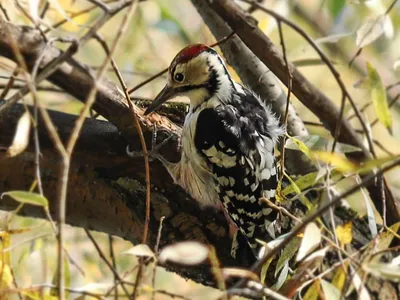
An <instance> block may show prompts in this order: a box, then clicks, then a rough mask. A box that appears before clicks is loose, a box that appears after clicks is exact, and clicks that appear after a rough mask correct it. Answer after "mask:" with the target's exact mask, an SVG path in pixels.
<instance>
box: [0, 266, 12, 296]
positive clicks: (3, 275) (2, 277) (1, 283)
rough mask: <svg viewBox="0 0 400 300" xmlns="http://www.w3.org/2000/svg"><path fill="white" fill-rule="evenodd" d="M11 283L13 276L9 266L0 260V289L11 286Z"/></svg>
mask: <svg viewBox="0 0 400 300" xmlns="http://www.w3.org/2000/svg"><path fill="white" fill-rule="evenodd" d="M12 283H13V276H12V273H11V268H10V266H9V265H8V264H5V263H3V261H2V260H0V291H1V290H4V289H7V288H9V287H11V285H12Z"/></svg>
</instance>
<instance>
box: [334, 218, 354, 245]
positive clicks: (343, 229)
mask: <svg viewBox="0 0 400 300" xmlns="http://www.w3.org/2000/svg"><path fill="white" fill-rule="evenodd" d="M352 228H353V223H351V222H348V223H345V224H343V225H339V226H337V227H336V235H337V237H338V239H339V241H340V243H341V244H342V245H347V244H350V243H351V241H352V239H353V234H352V233H351V229H352Z"/></svg>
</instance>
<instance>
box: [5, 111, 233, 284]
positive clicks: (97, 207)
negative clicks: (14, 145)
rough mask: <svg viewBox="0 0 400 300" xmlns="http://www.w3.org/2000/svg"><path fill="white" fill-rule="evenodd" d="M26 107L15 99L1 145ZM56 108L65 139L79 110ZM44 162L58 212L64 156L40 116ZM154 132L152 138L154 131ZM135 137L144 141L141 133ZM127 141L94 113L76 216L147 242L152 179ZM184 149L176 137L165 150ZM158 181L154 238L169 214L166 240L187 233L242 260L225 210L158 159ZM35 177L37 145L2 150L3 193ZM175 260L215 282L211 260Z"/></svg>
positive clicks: (79, 175)
mask: <svg viewBox="0 0 400 300" xmlns="http://www.w3.org/2000/svg"><path fill="white" fill-rule="evenodd" d="M23 112H24V107H23V106H22V105H14V106H13V107H12V108H11V109H10V111H9V113H8V114H7V116H4V117H3V118H1V119H0V128H1V133H2V134H1V135H0V149H7V148H8V147H9V145H10V143H11V141H12V138H13V135H14V131H15V126H16V124H17V122H18V120H19V118H20V116H21V115H22V113H23ZM49 113H50V116H51V119H52V121H53V122H54V124H55V126H56V127H57V128H58V130H59V132H58V133H59V135H60V137H61V138H62V140H63V141H65V140H67V139H68V137H69V135H70V131H71V130H72V127H73V124H74V122H75V121H76V118H77V117H76V116H72V115H67V114H63V113H60V112H54V111H50V112H49ZM39 139H40V144H41V151H42V155H41V169H42V180H43V188H44V194H45V195H46V197H47V199H48V200H49V203H50V212H51V214H52V216H55V215H56V210H55V204H56V203H55V202H56V201H55V199H56V186H57V176H58V169H59V164H60V157H59V156H58V155H57V153H56V152H55V150H54V146H53V144H52V141H51V139H50V138H49V136H48V134H47V131H46V129H45V127H44V125H43V123H42V121H41V120H40V122H39ZM146 139H147V140H148V141H149V143H150V141H151V132H147V134H146ZM132 142H133V143H134V144H136V145H140V142H139V138H138V137H136V138H135V139H134V140H132ZM126 145H127V141H126V139H125V138H124V137H123V136H121V135H120V134H119V131H118V129H117V128H116V127H115V126H113V125H112V124H111V123H109V122H106V121H100V120H95V119H86V121H85V125H84V127H83V128H82V133H81V135H80V137H79V140H78V143H77V145H76V148H75V151H74V153H73V157H72V163H71V172H70V182H69V185H68V199H67V218H66V222H67V223H68V224H71V225H74V226H79V227H83V228H87V229H92V230H96V231H100V232H105V233H108V234H112V235H116V236H119V237H122V238H124V239H127V240H129V241H132V242H133V243H135V244H136V243H140V241H141V239H142V235H143V228H144V220H145V207H146V204H145V184H144V176H145V173H144V168H143V158H140V157H139V158H137V159H132V158H130V157H128V156H127V155H126V153H125V149H126ZM174 151H176V140H175V141H174V142H170V143H168V144H166V145H165V152H174ZM151 173H152V183H153V184H154V186H155V187H154V188H153V192H152V196H151V204H152V205H151V223H150V226H149V246H150V247H153V246H154V245H155V243H156V238H157V232H158V227H159V221H160V218H161V217H162V216H165V220H164V223H163V229H162V233H161V234H162V238H161V240H160V247H163V246H165V245H166V244H171V243H175V242H179V241H183V240H192V239H193V240H197V241H200V242H202V243H206V244H211V245H214V247H215V248H216V249H217V253H218V257H219V259H220V261H221V264H222V265H224V266H237V265H239V263H238V262H236V261H235V260H234V259H233V258H232V257H231V256H230V245H231V241H230V237H229V229H228V226H227V224H226V221H225V218H224V217H223V214H221V213H218V212H216V211H214V210H212V209H206V210H203V209H200V208H199V207H198V206H197V205H193V201H194V200H192V199H189V198H188V196H187V195H186V194H185V193H184V192H183V191H182V190H181V189H180V188H179V187H178V186H176V185H175V184H173V182H172V180H171V178H170V176H169V174H168V173H167V172H166V170H165V169H164V168H163V167H162V165H161V164H160V163H158V162H153V163H152V164H151ZM34 178H35V165H34V145H33V138H31V145H30V147H29V148H28V150H27V151H26V152H24V153H23V154H21V155H19V156H17V157H15V158H7V157H6V156H5V152H1V151H0V194H1V193H3V192H5V191H9V190H27V189H29V186H30V185H31V184H32V182H33V181H34ZM17 205H18V203H17V202H15V201H13V200H11V199H10V198H7V197H4V198H3V200H1V201H0V209H2V210H11V209H15V208H16V207H17ZM21 214H22V215H25V216H31V217H39V218H45V214H44V212H43V211H42V209H41V208H38V207H35V206H28V205H25V206H24V208H23V210H22V211H21ZM166 267H167V268H169V269H171V270H173V271H175V272H177V273H179V274H181V275H183V276H185V277H188V278H191V279H193V280H195V281H197V282H200V283H203V284H206V285H210V284H211V285H212V284H213V282H214V280H213V276H212V274H211V272H210V270H209V267H208V266H207V265H201V266H196V267H184V266H177V265H167V266H166Z"/></svg>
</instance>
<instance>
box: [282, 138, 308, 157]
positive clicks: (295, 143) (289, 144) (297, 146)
mask: <svg viewBox="0 0 400 300" xmlns="http://www.w3.org/2000/svg"><path fill="white" fill-rule="evenodd" d="M288 138H289V140H287V141H286V144H285V148H287V149H293V150H300V151H301V152H303V153H304V154H305V155H306V156H307V157H310V154H311V151H310V149H308V147H307V146H306V144H304V143H303V142H302V141H300V140H299V139H298V138H295V137H293V136H290V135H288Z"/></svg>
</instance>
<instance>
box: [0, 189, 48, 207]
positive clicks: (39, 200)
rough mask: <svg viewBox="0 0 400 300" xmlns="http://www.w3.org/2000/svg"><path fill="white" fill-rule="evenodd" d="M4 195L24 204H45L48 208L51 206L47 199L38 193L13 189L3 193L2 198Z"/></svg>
mask: <svg viewBox="0 0 400 300" xmlns="http://www.w3.org/2000/svg"><path fill="white" fill-rule="evenodd" d="M4 196H9V197H11V198H13V199H14V200H15V201H18V202H20V203H24V204H31V205H36V206H43V207H45V208H48V206H49V203H48V201H47V199H46V198H45V197H43V196H42V195H40V194H37V193H32V192H26V191H11V192H5V193H3V194H2V195H1V198H3V197H4Z"/></svg>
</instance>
